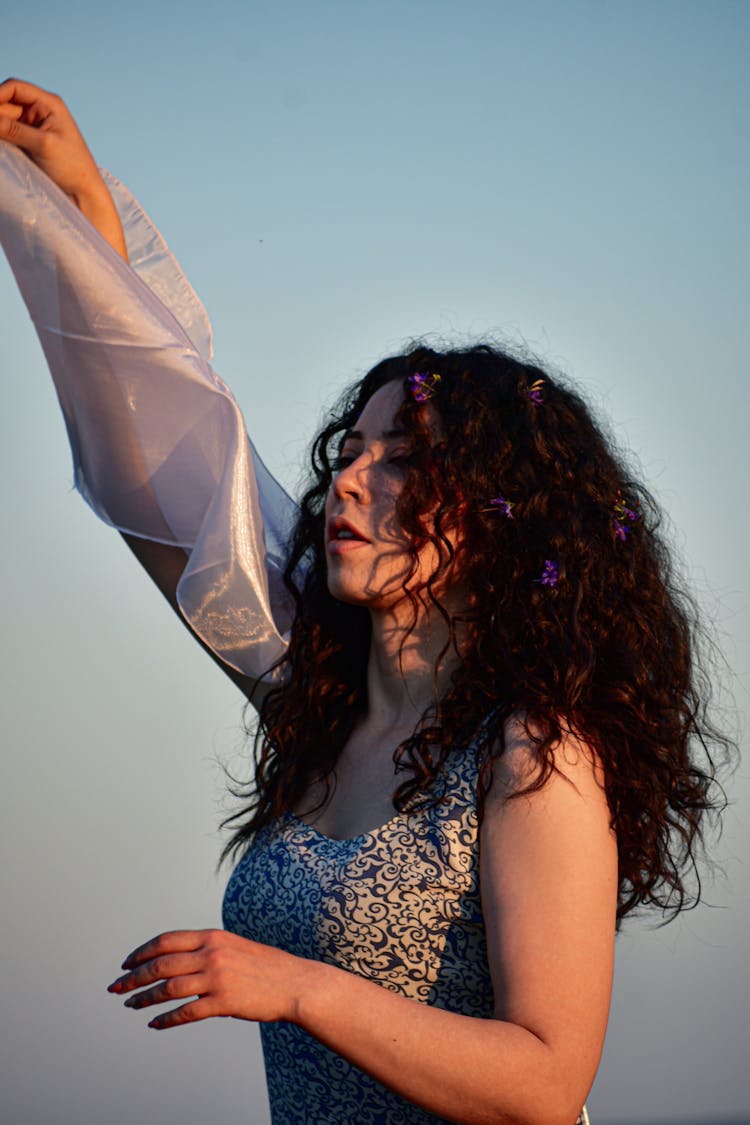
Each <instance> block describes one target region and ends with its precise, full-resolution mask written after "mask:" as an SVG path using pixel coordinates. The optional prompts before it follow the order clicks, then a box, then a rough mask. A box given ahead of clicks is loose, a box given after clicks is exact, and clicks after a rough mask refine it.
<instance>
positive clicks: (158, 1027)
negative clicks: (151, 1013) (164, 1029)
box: [148, 1016, 161, 1031]
mask: <svg viewBox="0 0 750 1125" xmlns="http://www.w3.org/2000/svg"><path fill="white" fill-rule="evenodd" d="M148 1026H149V1027H153V1029H154V1031H161V1020H160V1019H159V1017H158V1016H157V1017H156V1019H153V1020H151V1022H150V1023H149V1025H148Z"/></svg>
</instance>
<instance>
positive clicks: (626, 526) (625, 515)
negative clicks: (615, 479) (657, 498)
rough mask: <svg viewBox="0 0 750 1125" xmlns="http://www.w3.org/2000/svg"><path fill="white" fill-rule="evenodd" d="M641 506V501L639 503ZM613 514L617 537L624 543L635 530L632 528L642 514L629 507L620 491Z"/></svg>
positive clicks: (613, 507) (613, 506)
mask: <svg viewBox="0 0 750 1125" xmlns="http://www.w3.org/2000/svg"><path fill="white" fill-rule="evenodd" d="M638 503H639V506H640V501H639V502H638ZM612 514H613V515H614V517H615V518H614V521H613V523H614V528H615V535H616V537H617V538H618V539H619V540H620V541H621V542H622V543H624V542H625V541H626V540H627V538H628V536H629V535H630V532H631V531H632V530H633V529H632V527H631V526H630V525H631V524H634V523H635V522H636V520H639V519H640V518H641V513H640V512H639V511H638V510H637V509H636V508H631V507H629V506H628V505H627V504H626V503H625V501H624V500H623V498H622V493H621V492H620V490H619V489H618V491H617V499H616V500H615V502H614V504H613V505H612Z"/></svg>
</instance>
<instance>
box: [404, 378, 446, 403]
mask: <svg viewBox="0 0 750 1125" xmlns="http://www.w3.org/2000/svg"><path fill="white" fill-rule="evenodd" d="M407 382H408V384H409V391H410V393H411V397H412V398H413V399H414V401H415V402H420V403H422V402H427V400H428V399H430V398H432V396H433V395H434V393H435V391H436V390H437V385H438V383H439V382H440V376H439V375H438V374H437V372H436V371H433V372H432V373H431V374H429V375H425V374H424V373H423V372H421V371H417V372H415V373H414V374H413V375H408V376H407Z"/></svg>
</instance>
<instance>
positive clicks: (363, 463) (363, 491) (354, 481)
mask: <svg viewBox="0 0 750 1125" xmlns="http://www.w3.org/2000/svg"><path fill="white" fill-rule="evenodd" d="M371 467H372V454H371V453H361V454H360V455H359V457H356V458H355V459H354V460H353V461H351V462H350V463H349V464H348V465H344V467H343V468H341V469H339V471H338V472H337V473H336V475H335V477H334V478H333V480H332V482H331V489H332V491H333V494H334V496H336V497H337V499H339V500H343V499H344V498H345V497H346V496H350V497H353V498H354V499H355V500H357V501H358V502H359V503H360V504H369V502H370V496H371V492H370V480H369V478H370V469H371Z"/></svg>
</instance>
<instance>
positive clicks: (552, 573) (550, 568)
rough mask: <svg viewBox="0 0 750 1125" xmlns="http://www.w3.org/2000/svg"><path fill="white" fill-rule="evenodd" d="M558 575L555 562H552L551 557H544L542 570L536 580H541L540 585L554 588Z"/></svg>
mask: <svg viewBox="0 0 750 1125" xmlns="http://www.w3.org/2000/svg"><path fill="white" fill-rule="evenodd" d="M559 577H560V571H559V570H558V566H557V563H556V562H554V560H553V559H545V560H544V571H543V572H542V577H541V578H539V579H538V581H539V582H541V584H542V586H551V587H553V588H554V587H555V586H556V585H557V582H558V579H559Z"/></svg>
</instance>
